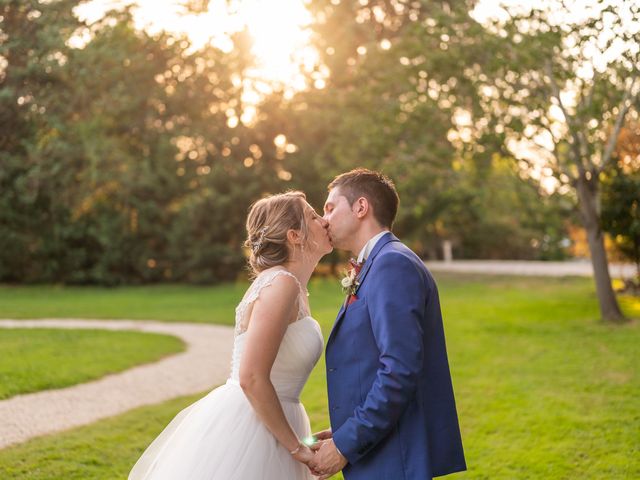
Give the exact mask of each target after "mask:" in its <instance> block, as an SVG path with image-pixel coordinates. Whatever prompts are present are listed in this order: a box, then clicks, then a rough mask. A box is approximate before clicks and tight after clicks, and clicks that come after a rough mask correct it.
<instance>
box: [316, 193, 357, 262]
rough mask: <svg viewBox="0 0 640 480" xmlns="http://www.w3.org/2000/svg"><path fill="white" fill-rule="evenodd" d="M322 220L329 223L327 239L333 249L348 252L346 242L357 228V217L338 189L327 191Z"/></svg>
mask: <svg viewBox="0 0 640 480" xmlns="http://www.w3.org/2000/svg"><path fill="white" fill-rule="evenodd" d="M324 219H325V220H326V221H327V222H328V223H329V237H330V239H331V244H332V245H333V246H334V247H335V248H340V249H344V250H349V246H348V241H349V239H350V238H351V237H352V236H353V233H354V231H355V230H356V229H357V227H358V221H357V217H356V215H355V214H354V212H353V209H352V208H351V205H349V201H348V200H347V197H345V196H344V195H342V194H341V193H340V187H336V188H334V189H332V190H330V191H329V196H328V197H327V201H326V202H324Z"/></svg>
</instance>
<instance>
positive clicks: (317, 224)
mask: <svg viewBox="0 0 640 480" xmlns="http://www.w3.org/2000/svg"><path fill="white" fill-rule="evenodd" d="M305 217H306V221H307V229H308V237H307V245H308V246H309V248H310V249H311V250H313V251H314V252H317V253H319V254H320V255H321V256H324V255H326V254H327V253H330V252H331V251H332V250H333V247H332V246H331V242H330V241H329V232H328V230H327V227H328V226H329V223H328V222H327V221H326V220H325V219H324V218H322V217H321V216H320V215H318V214H317V213H316V211H315V210H314V208H313V207H312V206H311V205H309V204H308V203H307V204H306V205H305Z"/></svg>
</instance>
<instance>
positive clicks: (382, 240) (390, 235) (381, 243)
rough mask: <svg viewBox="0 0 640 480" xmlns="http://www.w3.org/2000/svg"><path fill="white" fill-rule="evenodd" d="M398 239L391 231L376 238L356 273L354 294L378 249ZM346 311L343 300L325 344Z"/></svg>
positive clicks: (369, 268) (360, 285) (360, 286)
mask: <svg viewBox="0 0 640 480" xmlns="http://www.w3.org/2000/svg"><path fill="white" fill-rule="evenodd" d="M399 241H400V240H398V238H397V237H396V236H395V235H394V234H393V233H391V232H388V233H386V234H384V235H383V236H382V237H380V240H378V242H377V243H376V245H375V247H373V250H372V251H371V253H370V254H369V257H368V258H367V260H366V261H365V262H364V266H363V267H362V270H361V271H360V274H359V275H358V282H359V284H358V290H356V294H357V293H358V291H359V290H360V288H362V284H363V282H364V279H365V277H366V276H367V274H368V273H369V270H371V265H373V261H374V260H375V258H376V256H377V255H378V253H380V251H381V250H382V247H384V246H385V245H386V244H387V243H389V242H399ZM346 312H347V303H346V300H345V301H344V302H342V307H341V308H340V311H339V312H338V316H337V317H336V321H335V322H334V324H333V328H332V329H331V333H330V334H329V339H328V340H327V345H329V342H330V341H331V339H332V337H333V334H334V332H335V331H336V330H337V329H338V326H339V325H340V323H341V322H342V319H343V318H344V315H345V313H346Z"/></svg>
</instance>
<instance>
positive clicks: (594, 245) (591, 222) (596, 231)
mask: <svg viewBox="0 0 640 480" xmlns="http://www.w3.org/2000/svg"><path fill="white" fill-rule="evenodd" d="M597 182H598V179H597V178H593V177H592V178H590V179H587V178H585V176H584V175H581V176H580V178H579V179H578V180H577V182H576V190H577V193H578V204H579V207H580V213H581V216H582V223H583V225H584V228H585V230H586V231H587V240H588V243H589V252H590V254H591V265H592V266H593V276H594V279H595V282H596V293H597V295H598V303H599V304H600V316H601V317H602V320H604V321H606V322H621V321H624V320H625V317H624V315H622V311H621V310H620V307H619V306H618V301H617V300H616V295H615V293H614V292H613V287H612V286H611V276H610V275H609V263H608V262H607V252H606V250H605V248H604V236H603V234H602V230H601V229H600V217H599V213H598V208H597V201H598V199H597V195H598V190H597V189H598V186H597Z"/></svg>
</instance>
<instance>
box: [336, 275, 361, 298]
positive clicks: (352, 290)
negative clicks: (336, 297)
mask: <svg viewBox="0 0 640 480" xmlns="http://www.w3.org/2000/svg"><path fill="white" fill-rule="evenodd" d="M340 284H341V285H342V292H343V293H345V294H346V295H349V296H352V295H355V294H356V290H358V285H360V282H358V273H357V272H356V269H355V268H352V269H351V270H349V271H348V272H346V274H345V277H344V278H343V279H342V280H341V281H340Z"/></svg>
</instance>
